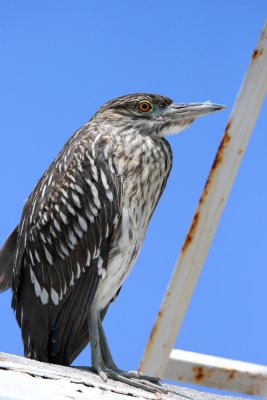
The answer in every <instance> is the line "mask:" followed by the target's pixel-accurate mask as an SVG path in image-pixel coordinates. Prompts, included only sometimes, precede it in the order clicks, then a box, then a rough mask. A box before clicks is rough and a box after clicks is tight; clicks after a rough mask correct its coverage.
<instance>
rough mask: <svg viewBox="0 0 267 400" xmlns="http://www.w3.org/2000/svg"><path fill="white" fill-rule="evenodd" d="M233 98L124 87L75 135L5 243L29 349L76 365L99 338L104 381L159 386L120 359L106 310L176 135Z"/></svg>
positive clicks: (138, 239)
mask: <svg viewBox="0 0 267 400" xmlns="http://www.w3.org/2000/svg"><path fill="white" fill-rule="evenodd" d="M223 108H224V106H222V105H219V104H212V103H210V102H203V103H181V104H180V103H174V102H173V101H172V100H171V99H170V98H168V97H165V96H161V95H158V94H148V93H135V94H129V95H124V96H120V97H117V98H115V99H113V100H110V101H108V102H106V103H105V104H104V105H102V106H101V107H100V108H99V109H98V111H97V112H96V113H95V114H94V115H93V116H92V118H91V119H90V120H89V121H88V122H87V123H86V124H85V125H84V126H83V127H81V128H80V129H79V130H77V131H76V132H75V133H74V134H73V136H71V137H70V139H69V140H68V141H67V142H66V144H65V145H64V147H63V148H62V150H61V151H60V153H59V154H58V156H57V157H56V159H55V160H54V161H53V162H52V163H51V165H50V166H49V167H48V169H47V170H46V171H45V173H44V174H43V176H42V177H41V179H40V180H39V181H38V183H37V185H36V186H35V188H34V190H33V191H32V193H31V194H30V196H29V197H28V199H27V200H26V203H25V205H24V208H23V211H22V216H21V220H20V222H19V224H18V225H17V226H16V228H15V229H14V230H13V232H12V233H11V234H10V236H9V237H8V238H7V240H6V241H5V243H4V245H3V246H2V248H1V251H0V291H4V290H6V289H8V288H10V287H11V288H12V308H13V309H14V311H15V316H16V319H17V322H18V324H19V326H20V329H21V333H22V340H23V345H24V355H25V356H26V357H28V358H31V359H35V360H38V361H43V362H49V363H54V364H60V365H67V366H69V365H71V363H72V362H73V360H74V359H75V358H76V357H77V355H78V354H79V353H80V352H81V351H82V350H83V349H84V347H85V346H86V345H87V344H88V342H90V343H91V362H92V369H93V370H94V371H95V372H96V373H97V374H98V375H100V377H101V378H102V379H103V380H104V381H106V380H107V379H108V378H112V379H116V380H119V381H122V382H125V383H128V384H130V385H132V386H136V387H141V388H143V389H146V390H149V391H155V390H156V389H157V388H158V380H157V379H156V378H153V377H146V376H144V375H142V374H141V373H140V372H134V371H132V372H127V371H122V370H121V369H119V368H118V367H117V365H116V363H115V362H114V359H113V357H112V354H111V351H110V349H109V346H108V341H107V339H106V336H105V333H104V329H103V326H102V320H103V318H104V317H105V314H106V312H107V310H108V308H109V305H110V303H112V302H113V301H114V300H115V299H116V297H117V296H118V293H119V292H120V289H121V286H122V284H123V282H124V280H125V278H126V277H127V276H128V274H129V272H130V270H131V269H132V266H133V264H134V262H135V260H136V257H137V256H138V253H139V251H140V249H141V247H142V243H143V241H144V237H145V233H146V230H147V227H148V224H149V221H150V219H151V217H152V214H153V212H154V210H155V207H156V206H157V204H158V201H159V199H160V197H161V195H162V193H163V191H164V188H165V186H166V183H167V180H168V177H169V174H170V171H171V167H172V151H171V147H170V144H169V143H168V141H167V140H166V136H167V135H169V134H171V133H177V132H180V131H182V130H184V129H185V128H187V127H189V126H190V125H191V124H192V122H193V121H194V120H195V119H196V118H198V117H200V116H204V115H206V114H210V113H213V112H215V111H219V110H222V109H223ZM144 382H145V383H144ZM159 385H160V384H159Z"/></svg>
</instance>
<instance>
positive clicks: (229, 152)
mask: <svg viewBox="0 0 267 400" xmlns="http://www.w3.org/2000/svg"><path fill="white" fill-rule="evenodd" d="M266 89H267V21H266V23H265V25H264V28H263V30H262V33H261V35H260V38H259V41H258V44H257V47H256V49H255V50H254V52H253V54H252V58H251V61H250V65H249V68H248V71H247V73H246V75H245V78H244V81H243V84H242V86H241V89H240V91H239V94H238V96H237V99H236V103H235V105H234V108H233V111H232V113H231V116H230V119H229V122H228V124H227V126H226V129H225V132H224V135H223V137H222V141H221V144H220V146H219V149H218V152H217V155H216V157H215V160H214V163H213V165H212V168H211V171H210V174H209V176H208V179H207V182H206V184H205V187H204V190H203V193H202V196H201V198H200V200H199V204H198V207H197V210H196V213H195V215H194V218H193V221H192V224H191V227H190V229H189V232H188V234H187V236H186V239H185V242H184V244H183V247H182V250H181V253H180V256H179V259H178V261H177V264H176V266H175V269H174V272H173V275H172V278H171V280H170V283H169V287H168V289H167V291H166V293H165V297H164V300H163V303H162V305H161V308H160V311H159V313H158V317H157V320H156V322H155V325H154V327H153V329H152V332H151V335H150V338H149V340H148V343H147V346H146V349H145V352H144V355H143V359H142V361H141V364H140V370H141V371H142V372H143V373H145V374H148V375H152V376H157V377H160V378H161V377H163V375H164V371H165V368H166V365H167V362H168V358H169V355H170V352H171V349H172V348H173V345H174V342H175V339H176V336H177V333H178V331H179V329H180V326H181V324H182V321H183V318H184V315H185V312H186V310H187V307H188V304H189V301H190V299H191V296H192V293H193V291H194V288H195V285H196V283H197V280H198V277H199V274H200V272H201V269H202V266H203V263H204V260H205V257H206V255H207V253H208V249H209V247H210V244H211V241H212V239H213V236H214V233H215V230H216V227H217V225H218V223H219V219H220V216H221V214H222V212H223V208H224V206H225V203H226V201H227V198H228V196H229V193H230V190H231V187H232V184H233V182H234V179H235V176H236V173H237V171H238V168H239V164H240V162H241V159H242V157H243V154H244V151H245V149H246V146H247V143H248V140H249V137H250V135H251V133H252V130H253V127H254V124H255V122H256V120H257V117H258V114H259V111H260V107H261V104H262V102H263V99H264V96H265V93H266Z"/></svg>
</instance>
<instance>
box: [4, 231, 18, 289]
mask: <svg viewBox="0 0 267 400" xmlns="http://www.w3.org/2000/svg"><path fill="white" fill-rule="evenodd" d="M17 238H18V227H17V226H16V228H15V229H14V230H13V232H12V233H11V234H10V235H9V236H8V238H7V239H6V241H5V243H4V244H3V246H2V248H1V250H0V292H2V291H5V290H7V289H9V288H10V287H11V285H12V276H13V264H14V258H15V250H16V244H17Z"/></svg>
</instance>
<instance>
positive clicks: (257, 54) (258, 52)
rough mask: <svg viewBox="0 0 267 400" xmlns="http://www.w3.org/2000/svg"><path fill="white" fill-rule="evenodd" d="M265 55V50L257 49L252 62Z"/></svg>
mask: <svg viewBox="0 0 267 400" xmlns="http://www.w3.org/2000/svg"><path fill="white" fill-rule="evenodd" d="M262 53H263V49H255V50H254V51H253V54H252V60H256V58H258V57H259V56H261V55H262Z"/></svg>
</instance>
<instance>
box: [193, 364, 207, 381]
mask: <svg viewBox="0 0 267 400" xmlns="http://www.w3.org/2000/svg"><path fill="white" fill-rule="evenodd" d="M193 372H194V374H195V380H196V381H197V382H199V381H201V380H202V379H203V378H204V377H205V373H204V369H203V367H197V366H195V367H193Z"/></svg>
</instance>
